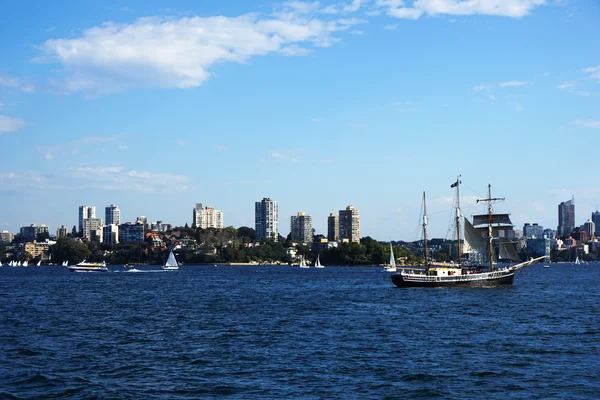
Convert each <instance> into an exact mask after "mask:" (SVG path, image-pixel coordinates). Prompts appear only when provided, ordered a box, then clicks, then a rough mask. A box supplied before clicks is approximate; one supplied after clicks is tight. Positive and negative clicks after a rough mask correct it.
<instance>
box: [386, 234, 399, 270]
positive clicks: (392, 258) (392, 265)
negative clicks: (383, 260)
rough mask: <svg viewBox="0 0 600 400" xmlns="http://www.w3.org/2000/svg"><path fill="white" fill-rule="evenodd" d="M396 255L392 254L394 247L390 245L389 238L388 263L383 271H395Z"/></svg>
mask: <svg viewBox="0 0 600 400" xmlns="http://www.w3.org/2000/svg"><path fill="white" fill-rule="evenodd" d="M396 271H397V268H396V257H395V256H394V249H393V247H392V241H391V240H390V263H389V264H388V266H387V267H385V272H396Z"/></svg>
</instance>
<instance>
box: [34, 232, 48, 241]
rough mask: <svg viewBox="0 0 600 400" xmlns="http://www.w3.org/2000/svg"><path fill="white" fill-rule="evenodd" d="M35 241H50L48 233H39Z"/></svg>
mask: <svg viewBox="0 0 600 400" xmlns="http://www.w3.org/2000/svg"><path fill="white" fill-rule="evenodd" d="M35 239H36V240H37V241H38V242H45V241H46V239H50V234H49V233H48V232H42V233H39V234H38V235H37V237H36V238H35Z"/></svg>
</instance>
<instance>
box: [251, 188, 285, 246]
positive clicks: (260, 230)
mask: <svg viewBox="0 0 600 400" xmlns="http://www.w3.org/2000/svg"><path fill="white" fill-rule="evenodd" d="M254 228H255V229H256V241H258V242H262V241H264V240H265V239H273V240H274V241H277V240H278V238H279V230H278V211H277V202H276V201H273V200H271V199H270V198H268V197H265V198H263V199H262V200H261V201H257V202H255V204H254Z"/></svg>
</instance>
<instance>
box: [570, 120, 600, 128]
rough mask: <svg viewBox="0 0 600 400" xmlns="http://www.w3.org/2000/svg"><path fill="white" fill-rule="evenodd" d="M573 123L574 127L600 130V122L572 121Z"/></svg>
mask: <svg viewBox="0 0 600 400" xmlns="http://www.w3.org/2000/svg"><path fill="white" fill-rule="evenodd" d="M571 123H572V124H574V125H580V126H584V127H586V128H600V120H592V119H584V120H581V119H577V120H574V121H571Z"/></svg>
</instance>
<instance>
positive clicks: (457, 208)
mask: <svg viewBox="0 0 600 400" xmlns="http://www.w3.org/2000/svg"><path fill="white" fill-rule="evenodd" d="M460 184H461V182H460V175H458V176H457V177H456V240H457V242H456V254H457V260H456V261H457V262H458V266H459V267H460V264H461V261H462V254H461V253H460Z"/></svg>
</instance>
